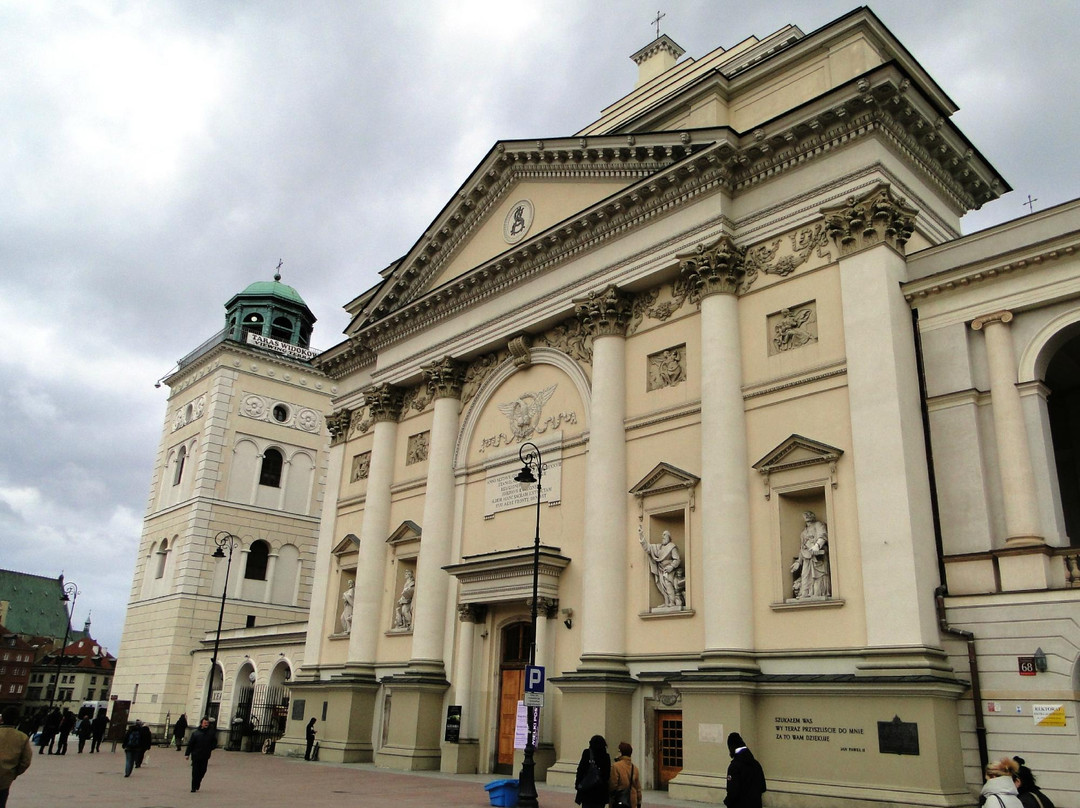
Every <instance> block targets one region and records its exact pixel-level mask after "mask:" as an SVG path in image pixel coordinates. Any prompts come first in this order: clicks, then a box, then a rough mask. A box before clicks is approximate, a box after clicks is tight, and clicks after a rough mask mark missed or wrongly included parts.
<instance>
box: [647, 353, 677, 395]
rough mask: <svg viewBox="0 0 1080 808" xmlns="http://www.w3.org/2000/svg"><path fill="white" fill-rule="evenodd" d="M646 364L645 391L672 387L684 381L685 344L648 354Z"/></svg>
mask: <svg viewBox="0 0 1080 808" xmlns="http://www.w3.org/2000/svg"><path fill="white" fill-rule="evenodd" d="M648 362H649V368H648V373H647V377H646V382H645V389H646V391H652V390H660V389H661V388H664V387H674V386H675V385H677V384H681V383H682V382H685V381H686V343H683V344H682V345H674V346H672V347H670V348H665V349H664V350H662V351H657V352H656V353H654V354H649V356H648Z"/></svg>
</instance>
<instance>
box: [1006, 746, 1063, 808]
mask: <svg viewBox="0 0 1080 808" xmlns="http://www.w3.org/2000/svg"><path fill="white" fill-rule="evenodd" d="M1013 760H1015V761H1016V763H1017V771H1016V774H1014V775H1013V784H1014V785H1015V786H1016V794H1017V796H1018V797H1020V802H1022V803H1024V808H1054V801H1053V800H1052V799H1050V798H1049V797H1048V796H1046V795H1045V794H1043V791H1042V789H1041V788H1039V786H1038V784H1037V783H1036V782H1035V773H1034V772H1033V771H1031V769H1029V768H1028V767H1027V766H1026V765H1025V764H1024V759H1023V758H1022V757H1020V756H1019V755H1015V756H1013Z"/></svg>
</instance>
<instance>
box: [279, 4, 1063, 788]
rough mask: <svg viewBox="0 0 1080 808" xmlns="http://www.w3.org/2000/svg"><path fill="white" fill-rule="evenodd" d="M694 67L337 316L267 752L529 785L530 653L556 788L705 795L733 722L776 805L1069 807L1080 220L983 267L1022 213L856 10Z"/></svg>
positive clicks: (934, 92)
mask: <svg viewBox="0 0 1080 808" xmlns="http://www.w3.org/2000/svg"><path fill="white" fill-rule="evenodd" d="M682 56H683V53H682V50H681V48H679V46H678V45H676V44H675V43H674V42H673V41H672V40H671V39H669V38H668V37H666V36H662V37H660V38H658V39H657V40H656V41H655V42H653V43H651V44H650V45H649V46H647V47H646V48H644V49H642V50H641V51H639V52H638V53H637V54H635V56H634V57H633V58H634V60H635V61H636V62H637V63H638V65H639V82H638V85H637V87H636V88H635V89H634V90H633V91H632V92H631V93H630V94H628V95H627V96H626V97H624V98H622V99H621V100H619V101H617V102H615V103H614V104H612V105H611V106H610V107H608V108H607V109H605V110H604V111H603V112H602V114H601V117H600V118H599V119H598V120H597V121H595V122H594V123H592V124H590V125H589V126H586V127H585V128H584V129H582V130H581V131H579V132H577V133H573V134H568V135H567V136H565V137H561V138H555V139H544V140H518V141H500V142H498V143H496V144H495V146H494V147H493V148H492V149H491V151H490V152H489V153H488V154H487V155H486V156H485V158H484V159H483V160H482V161H481V163H480V164H479V165H478V166H477V167H476V168H475V170H474V171H473V172H472V173H471V174H470V176H469V177H468V178H466V179H465V181H464V182H463V184H462V185H461V187H460V189H459V190H458V192H457V193H456V194H455V195H454V197H453V198H452V199H450V200H448V201H447V203H446V205H445V207H444V208H443V210H442V211H441V212H440V214H439V215H438V217H437V218H436V219H435V220H434V221H433V222H432V223H431V225H430V226H429V227H428V228H427V230H426V231H425V233H424V234H423V235H422V236H421V237H420V238H419V240H418V241H417V242H416V243H415V244H414V245H413V246H412V247H411V248H410V249H409V251H408V252H407V253H406V254H405V255H404V256H403V257H401V258H400V259H399V260H398V261H396V262H394V263H393V264H392V265H391V266H390V267H388V268H387V269H386V270H384V271H383V272H382V277H381V280H380V282H379V283H378V284H377V285H376V286H375V287H373V288H372V289H370V290H367V291H365V292H363V293H361V294H359V295H358V296H357V297H356V298H355V299H353V300H352V301H351V302H350V303H349V304H348V305H347V306H346V309H347V310H348V312H349V313H350V315H351V316H352V321H351V323H350V325H349V327H348V329H347V331H346V333H347V336H348V339H347V341H345V342H343V343H341V344H340V345H338V346H337V347H335V348H332V349H330V350H329V351H327V352H325V353H324V354H322V355H321V356H320V357H319V359H318V366H319V368H320V369H321V370H322V371H323V372H325V373H326V374H327V375H328V376H329V377H330V378H331V379H333V381H334V383H335V384H336V385H337V386H338V393H337V394H336V395H335V396H334V397H333V399H332V407H333V411H332V413H331V414H330V415H329V416H328V426H329V428H330V431H331V435H332V442H331V449H330V459H329V473H328V483H327V485H328V488H329V490H330V491H331V492H336V494H334V493H331V494H329V495H328V497H327V502H326V507H325V508H324V510H323V519H322V522H321V525H320V536H319V541H318V556H317V559H316V573H315V579H314V585H313V594H312V603H311V614H310V620H309V623H308V628H307V635H306V641H305V646H304V652H303V658H304V664H303V666H302V669H301V670H300V671H299V673H298V675H297V676H296V677H295V678H294V680H293V682H292V683H291V686H290V690H291V692H292V695H293V699H294V701H293V709H292V713H291V720H290V723H289V727H288V730H287V732H286V738H285V739H284V742H283V745H281V746H280V747H279V748H280V749H282V750H287V749H289V748H290V746H291V748H292V749H294V750H295V749H296V748H299V747H300V746H301V745H302V743H303V727H304V724H305V723H306V721H308V720H310V718H313V717H314V718H317V719H319V720H320V721H322V722H323V723H322V724H321V731H320V735H319V738H320V744H321V758H322V759H323V760H336V761H346V762H348V761H374V762H375V763H376V764H378V765H381V766H386V767H390V768H398V769H409V770H425V769H427V770H441V771H444V772H505V773H511V772H515V771H516V770H517V767H518V765H519V763H520V758H521V752H520V748H517V747H520V746H521V736H522V734H523V727H522V719H521V717H520V716H521V712H522V708H521V706H520V702H522V701H523V691H524V685H523V679H524V668H525V666H526V664H527V663H528V662H529V660H530V658H531V656H532V654H533V647H532V646H533V643H535V651H534V654H535V661H536V664H537V665H540V666H543V667H544V669H545V671H546V675H547V684H546V689H545V693H544V697H543V707H542V708H541V710H540V718H539V726H538V736H539V745H538V750H537V777H538V779H546V780H547V781H548V782H550V783H554V784H559V785H572V784H573V781H574V775H575V769H576V766H577V763H578V759H579V756H580V753H581V750H582V748H583V747H584V746H585V745H586V743H587V741H588V739H589V737H590V736H592V735H594V734H602V735H604V736H605V737H606V738H607V740H608V743H609V745H610V746H611V747H614V746H615V745H616V744H617V743H618V742H619V741H621V740H627V741H630V742H631V743H632V744H633V746H634V748H635V749H636V750H638V751H637V752H636V754H635V760H637V761H638V762H639V764H640V767H641V771H642V778H643V784H644V785H645V787H646V788H666V789H668V791H669V792H670V793H671V795H672V796H673V797H677V798H682V799H694V800H702V801H706V802H717V801H720V800H721V799H722V797H723V793H724V788H725V778H724V773H725V770H726V766H727V761H728V754H727V748H726V746H725V743H724V741H725V737H726V735H727V733H728V732H731V731H738V732H740V733H741V734H742V736H743V737H744V738H745V739H747V741H748V742H749V744H750V746H751V747H752V748H753V749H754V751H755V754H756V755H757V756H758V757H759V759H761V761H762V762H763V765H764V767H765V769H766V772H767V774H768V779H769V794H768V801H769V803H770V804H771V805H777V806H789V805H790V806H804V805H805V806H819V805H820V806H824V805H835V804H837V803H840V804H850V805H857V804H865V803H868V802H876V803H888V804H904V805H936V806H942V805H971V804H973V793H977V789H978V785H979V784H980V783H981V779H982V778H981V771H980V770H981V763H982V759H983V758H985V757H987V756H990V757H994V756H998V757H1000V756H1001V755H1004V754H1008V755H1010V756H1011V755H1012V754H1016V753H1022V752H1028V753H1029V755H1028V757H1029V763H1030V764H1031V765H1033V767H1035V768H1036V769H1037V770H1038V771H1039V772H1040V774H1041V775H1043V776H1042V777H1041V780H1040V782H1041V783H1042V784H1043V785H1044V786H1046V787H1047V788H1048V789H1058V790H1062V791H1068V790H1072V791H1073V792H1075V790H1076V786H1075V784H1072V785H1069V783H1070V778H1069V777H1068V775H1067V773H1068V772H1072V771H1075V770H1076V764H1077V753H1076V723H1077V718H1076V691H1077V688H1078V684H1077V682H1078V673H1077V670H1078V669H1077V655H1076V648H1077V647H1080V637H1078V636H1077V628H1076V625H1075V620H1074V619H1073V618H1070V617H1069V614H1073V615H1075V610H1076V606H1077V595H1078V591H1077V589H1076V587H1077V585H1078V584H1080V573H1078V571H1077V550H1076V545H1075V544H1074V543H1073V542H1074V541H1075V539H1070V533H1071V535H1072V536H1073V537H1076V536H1077V535H1078V533H1080V529H1077V528H1073V529H1072V530H1071V531H1070V525H1073V524H1075V520H1076V516H1075V511H1076V507H1077V506H1076V504H1075V502H1076V480H1077V471H1076V468H1077V465H1076V460H1075V454H1074V453H1073V452H1074V449H1073V447H1074V445H1075V440H1070V438H1069V437H1068V436H1069V435H1070V434H1076V433H1075V432H1071V429H1072V427H1073V425H1074V424H1075V422H1076V417H1075V415H1074V413H1075V412H1076V407H1075V404H1068V403H1065V404H1063V405H1061V406H1057V405H1055V404H1054V401H1055V397H1056V398H1057V399H1058V400H1059V401H1065V402H1067V401H1070V400H1071V401H1075V398H1074V396H1075V385H1076V381H1077V375H1076V369H1075V366H1074V365H1073V363H1072V362H1071V361H1070V359H1069V357H1070V356H1072V355H1074V341H1073V337H1072V335H1073V334H1075V333H1076V331H1077V329H1078V328H1080V326H1077V322H1080V298H1078V295H1080V281H1078V278H1080V267H1078V265H1077V262H1076V259H1075V255H1074V251H1075V244H1076V241H1077V239H1078V237H1080V221H1078V218H1077V214H1078V206H1076V205H1071V206H1063V207H1062V208H1059V209H1054V210H1052V211H1048V212H1045V213H1040V214H1038V215H1034V216H1031V217H1028V218H1027V219H1025V220H1022V221H1021V222H1019V223H1014V224H1009V225H1003V226H1001V227H998V228H994V229H992V230H990V231H986V232H984V233H980V234H975V235H974V236H970V237H967V238H962V237H961V231H960V217H961V216H962V215H963V214H964V213H966V212H968V211H970V210H972V209H975V208H978V207H979V206H981V205H982V204H985V203H987V202H989V201H992V200H993V199H996V198H997V197H998V196H1000V195H1001V194H1003V193H1005V192H1006V191H1008V190H1009V187H1008V185H1007V183H1006V182H1005V180H1004V179H1003V178H1002V177H1000V176H999V175H998V173H997V172H996V171H995V170H994V169H993V167H992V166H990V165H989V164H988V163H987V162H986V160H984V159H983V157H982V156H981V155H980V154H979V152H978V150H977V149H976V148H975V147H974V146H973V145H972V144H971V142H970V141H969V140H968V139H967V137H966V136H965V135H964V134H963V133H962V132H960V131H959V130H958V129H957V128H956V127H955V126H954V124H953V123H952V122H951V120H950V116H951V115H952V113H953V112H954V111H955V109H956V108H955V106H954V104H953V102H952V101H951V100H950V99H949V97H948V96H947V95H946V93H945V91H944V90H943V89H942V88H941V87H940V86H939V85H938V84H937V83H936V82H935V81H934V80H933V79H932V78H931V77H930V76H929V75H928V74H927V73H926V72H925V71H924V70H923V69H922V68H921V67H920V65H919V64H918V62H916V61H915V60H914V58H913V57H912V56H911V54H909V53H908V51H907V50H906V49H905V48H904V47H903V46H902V45H901V44H900V43H899V42H898V41H897V40H896V39H895V38H894V37H893V36H892V34H891V33H890V32H889V31H888V30H887V29H886V28H885V27H884V26H883V25H882V24H881V23H880V21H879V20H878V19H877V18H876V17H875V16H874V15H873V14H872V13H871V12H869V11H868V10H865V9H861V10H858V11H855V12H852V13H851V14H849V15H847V16H845V17H842V18H840V19H838V20H836V21H834V22H832V23H830V24H828V25H826V26H824V27H822V28H821V29H819V30H817V31H814V32H812V33H810V34H804V33H803V32H802V31H800V30H799V29H798V28H796V27H794V26H787V27H785V28H782V29H781V30H779V31H777V32H776V33H774V34H772V35H770V36H768V37H765V38H763V39H760V40H759V39H757V38H754V37H751V38H750V39H747V40H745V41H744V42H741V43H739V44H738V45H736V46H734V47H732V48H730V49H727V50H724V49H722V48H721V49H717V50H715V51H713V52H712V53H709V54H707V55H706V56H704V57H702V58H700V59H697V60H694V59H683V60H681V61H680V59H681V57H682ZM1051 391H1056V392H1055V393H1054V394H1053V395H1051ZM1055 458H1056V459H1055ZM523 465H524V466H526V467H528V468H529V470H530V471H531V472H532V474H533V475H537V474H538V476H539V480H536V479H535V477H534V478H533V479H534V482H535V485H533V486H532V487H526V488H522V487H521V486H520V485H519V482H518V478H519V477H521V476H522V475H521V472H522V467H523ZM525 477H526V478H528V475H525ZM1070 485H1071V486H1072V487H1071V488H1070V487H1069V486H1070ZM536 544H539V549H537V547H536ZM533 608H535V609H536V611H537V617H538V619H537V620H536V623H535V632H534V631H533V626H532V610H533ZM1035 615H1052V618H1051V619H1049V620H1047V621H1045V622H1044V623H1043V624H1042V625H1041V626H1040V627H1039V628H1038V629H1031V630H1030V631H1021V630H1018V629H1017V628H1016V622H1015V621H1016V620H1018V619H1019V620H1026V619H1028V618H1031V617H1034V616H1035ZM1036 650H1038V653H1037V654H1036ZM969 651H971V653H970V655H969ZM1018 657H1022V658H1023V660H1021V661H1020V662H1019V663H1018V662H1017V661H1016V659H1017V658H1018ZM1028 657H1031V658H1032V660H1035V661H1033V662H1032V666H1033V667H1032V671H1033V672H1034V673H1035V674H1037V675H1032V676H1028V675H1027V674H1028V671H1027V670H1026V669H1025V665H1026V664H1027V662H1026V660H1027V658H1028ZM980 660H981V664H982V668H981V669H979V662H980ZM1018 665H1019V667H1018ZM1021 674H1023V675H1021ZM1047 715H1052V716H1060V726H1059V725H1058V724H1057V723H1055V720H1056V719H1055V720H1051V721H1049V722H1047V721H1045V720H1043V719H1045V717H1046V716H1047ZM1063 738H1064V739H1066V740H1067V741H1068V743H1063V742H1062V739H1063ZM1032 758H1036V759H1037V762H1034V761H1033V760H1032Z"/></svg>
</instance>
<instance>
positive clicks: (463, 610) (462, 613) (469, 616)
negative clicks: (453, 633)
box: [457, 603, 487, 623]
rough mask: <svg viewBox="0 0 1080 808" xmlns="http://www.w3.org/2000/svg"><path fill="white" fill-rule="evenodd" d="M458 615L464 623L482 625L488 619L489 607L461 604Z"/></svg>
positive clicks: (479, 604) (478, 604) (476, 604)
mask: <svg viewBox="0 0 1080 808" xmlns="http://www.w3.org/2000/svg"><path fill="white" fill-rule="evenodd" d="M457 613H458V620H460V621H461V622H462V623H482V622H483V621H484V619H485V618H486V617H487V606H485V605H484V604H483V603H459V604H458V607H457Z"/></svg>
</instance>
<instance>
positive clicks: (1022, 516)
mask: <svg viewBox="0 0 1080 808" xmlns="http://www.w3.org/2000/svg"><path fill="white" fill-rule="evenodd" d="M1012 319H1013V315H1012V312H1009V311H999V312H996V313H994V314H987V315H985V316H984V317H979V318H977V319H975V320H974V321H973V322H972V323H971V327H972V329H974V330H975V331H982V332H983V335H984V338H985V342H986V362H987V364H988V365H989V369H990V400H991V402H992V404H993V414H994V437H995V438H996V440H997V466H998V476H999V477H1000V478H1001V490H1002V492H1003V494H1004V496H1003V497H1002V500H1001V504H1002V507H1003V508H1004V510H1005V540H1006V543H1007V544H1009V545H1011V546H1016V545H1035V544H1042V543H1043V538H1042V530H1041V528H1040V523H1039V507H1038V498H1037V495H1036V493H1035V472H1034V470H1033V468H1032V463H1031V447H1030V445H1029V444H1028V435H1027V428H1026V427H1025V425H1024V412H1023V408H1022V405H1021V403H1020V390H1019V389H1017V387H1016V354H1015V352H1014V351H1013V344H1012V335H1011V334H1010V333H1009V332H1010V327H1009V323H1010V322H1012Z"/></svg>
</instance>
